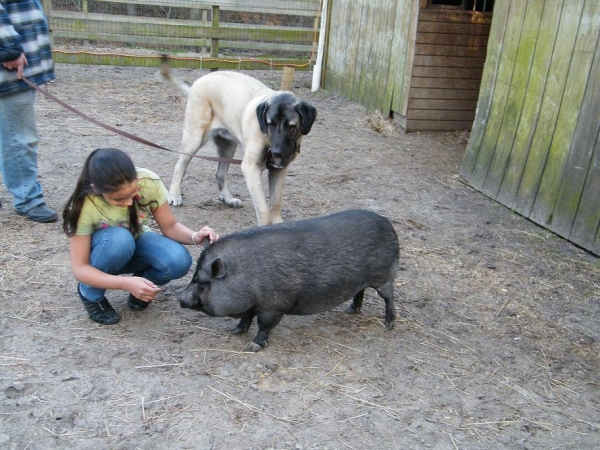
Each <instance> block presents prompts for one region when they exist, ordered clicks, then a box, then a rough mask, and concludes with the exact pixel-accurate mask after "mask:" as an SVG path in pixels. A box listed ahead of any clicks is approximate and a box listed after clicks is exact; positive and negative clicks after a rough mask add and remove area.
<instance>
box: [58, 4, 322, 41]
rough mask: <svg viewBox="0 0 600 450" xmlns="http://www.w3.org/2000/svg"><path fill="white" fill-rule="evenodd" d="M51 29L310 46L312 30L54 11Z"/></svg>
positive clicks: (91, 34)
mask: <svg viewBox="0 0 600 450" xmlns="http://www.w3.org/2000/svg"><path fill="white" fill-rule="evenodd" d="M52 27H53V30H55V31H56V32H59V31H61V32H62V33H63V34H64V33H66V32H68V31H69V30H71V31H73V32H76V33H80V34H81V33H87V34H88V35H90V36H110V34H111V33H115V34H132V35H141V36H142V35H146V36H172V37H179V38H194V39H198V38H217V39H228V40H262V41H288V42H304V43H310V44H312V42H313V38H314V31H313V30H309V29H307V28H297V27H270V26H269V27H267V26H261V25H248V26H239V25H232V26H229V25H227V24H223V23H221V24H220V25H219V27H212V26H210V25H203V22H200V24H198V23H197V22H194V21H189V20H179V19H156V18H152V17H139V18H138V17H131V16H117V15H112V14H84V13H74V12H69V11H55V12H53V14H52Z"/></svg>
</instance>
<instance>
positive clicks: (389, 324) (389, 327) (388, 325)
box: [385, 320, 396, 330]
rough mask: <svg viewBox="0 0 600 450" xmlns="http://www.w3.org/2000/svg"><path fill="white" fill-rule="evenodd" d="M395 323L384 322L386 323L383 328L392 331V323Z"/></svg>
mask: <svg viewBox="0 0 600 450" xmlns="http://www.w3.org/2000/svg"><path fill="white" fill-rule="evenodd" d="M395 322H396V321H395V320H390V321H389V322H387V321H386V322H385V327H386V328H387V329H388V330H392V329H393V328H394V323H395Z"/></svg>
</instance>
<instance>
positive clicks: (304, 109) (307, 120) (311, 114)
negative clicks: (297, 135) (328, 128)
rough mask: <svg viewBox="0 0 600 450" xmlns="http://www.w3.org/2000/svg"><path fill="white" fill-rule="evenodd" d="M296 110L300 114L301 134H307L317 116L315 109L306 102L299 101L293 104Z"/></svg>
mask: <svg viewBox="0 0 600 450" xmlns="http://www.w3.org/2000/svg"><path fill="white" fill-rule="evenodd" d="M294 109H296V112H297V113H298V114H300V119H301V124H300V125H301V127H300V129H301V131H302V134H308V133H309V132H310V129H311V127H312V125H313V123H315V119H316V118H317V109H316V108H315V107H313V106H312V105H309V104H308V103H306V102H303V101H300V102H297V103H296V104H295V105H294Z"/></svg>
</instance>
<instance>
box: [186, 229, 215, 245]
mask: <svg viewBox="0 0 600 450" xmlns="http://www.w3.org/2000/svg"><path fill="white" fill-rule="evenodd" d="M206 238H208V242H210V243H211V244H212V243H213V242H215V241H216V240H217V239H219V235H218V234H217V233H215V231H214V230H213V229H212V228H210V227H202V228H201V229H199V230H198V231H196V232H195V233H194V234H193V235H192V240H193V241H194V244H196V245H201V244H202V243H203V242H204V240H205V239H206Z"/></svg>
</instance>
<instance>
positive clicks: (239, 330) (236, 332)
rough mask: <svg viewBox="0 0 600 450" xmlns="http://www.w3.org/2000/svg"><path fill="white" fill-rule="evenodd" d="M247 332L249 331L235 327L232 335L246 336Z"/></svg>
mask: <svg viewBox="0 0 600 450" xmlns="http://www.w3.org/2000/svg"><path fill="white" fill-rule="evenodd" d="M247 331H248V328H244V327H235V328H234V329H233V330H231V334H244V333H245V332H247Z"/></svg>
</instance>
